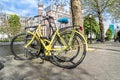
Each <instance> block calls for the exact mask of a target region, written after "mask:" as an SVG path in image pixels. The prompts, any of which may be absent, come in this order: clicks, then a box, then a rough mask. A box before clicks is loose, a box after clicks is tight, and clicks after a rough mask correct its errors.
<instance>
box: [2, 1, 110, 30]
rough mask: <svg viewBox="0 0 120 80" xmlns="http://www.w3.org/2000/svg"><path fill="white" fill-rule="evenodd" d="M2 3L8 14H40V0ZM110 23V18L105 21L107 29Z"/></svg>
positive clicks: (45, 4) (45, 2) (46, 3)
mask: <svg viewBox="0 0 120 80" xmlns="http://www.w3.org/2000/svg"><path fill="white" fill-rule="evenodd" d="M48 1H50V0H42V3H43V4H44V7H45V6H48V5H49V4H50V2H48ZM0 5H2V7H3V12H6V13H7V14H17V15H19V16H35V15H37V14H38V10H37V9H38V0H0ZM0 8H1V6H0ZM110 23H111V22H110V20H107V21H106V22H105V23H104V25H105V26H107V27H105V28H106V29H107V28H108V27H109V24H110Z"/></svg>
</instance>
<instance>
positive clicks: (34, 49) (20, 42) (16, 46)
mask: <svg viewBox="0 0 120 80" xmlns="http://www.w3.org/2000/svg"><path fill="white" fill-rule="evenodd" d="M31 38H32V35H30V34H26V33H21V34H18V35H16V36H15V37H14V38H13V39H12V41H11V44H10V49H11V52H12V54H13V55H14V57H15V59H18V60H28V59H32V58H33V57H35V56H34V54H37V53H39V51H40V49H39V46H38V44H37V41H36V40H34V41H33V42H32V43H31V44H30V46H29V47H28V48H25V47H24V46H25V45H26V44H27V43H28V42H29V41H30V40H31Z"/></svg>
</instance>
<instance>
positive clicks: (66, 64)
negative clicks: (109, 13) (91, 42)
mask: <svg viewBox="0 0 120 80" xmlns="http://www.w3.org/2000/svg"><path fill="white" fill-rule="evenodd" d="M71 33H72V31H65V32H62V33H61V36H66V35H67V34H69V35H71ZM64 39H65V38H64ZM56 40H57V41H59V39H56ZM56 40H55V41H56ZM65 40H66V42H69V41H67V39H65ZM75 41H77V44H80V45H82V48H80V47H81V46H78V50H77V52H76V54H75V53H74V54H75V55H74V56H72V57H70V58H69V60H66V59H64V58H65V57H62V56H61V57H59V55H54V53H53V56H52V57H53V59H52V63H53V64H55V65H57V66H59V67H62V68H67V69H71V68H75V67H77V66H78V65H79V64H80V63H81V62H82V61H83V60H84V58H85V56H86V46H85V44H84V39H83V38H82V36H81V35H79V34H78V33H75V35H74V37H73V40H72V45H73V46H74V42H75ZM80 41H81V42H80ZM59 43H60V44H61V42H59ZM61 45H62V44H61ZM53 46H54V44H53ZM81 49H82V50H81ZM73 50H74V49H73ZM69 51H70V50H69ZM80 53H81V54H80ZM69 55H72V54H70V53H69ZM76 58H77V59H78V60H77V62H71V61H73V60H76ZM71 63H72V64H71Z"/></svg>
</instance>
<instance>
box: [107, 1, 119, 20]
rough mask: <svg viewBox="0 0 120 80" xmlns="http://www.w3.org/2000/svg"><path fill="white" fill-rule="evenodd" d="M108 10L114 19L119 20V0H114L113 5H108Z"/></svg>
mask: <svg viewBox="0 0 120 80" xmlns="http://www.w3.org/2000/svg"><path fill="white" fill-rule="evenodd" d="M108 12H109V13H110V14H111V15H112V17H113V18H114V19H115V21H119V22H120V0H115V2H114V5H112V6H109V9H108Z"/></svg>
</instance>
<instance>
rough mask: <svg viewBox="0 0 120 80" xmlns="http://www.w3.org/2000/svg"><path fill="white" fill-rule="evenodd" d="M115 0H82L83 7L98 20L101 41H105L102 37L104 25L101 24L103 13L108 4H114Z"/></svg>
mask: <svg viewBox="0 0 120 80" xmlns="http://www.w3.org/2000/svg"><path fill="white" fill-rule="evenodd" d="M115 1H116V0H82V2H83V4H84V8H85V9H86V10H88V11H89V12H91V13H92V14H95V15H96V16H97V17H98V20H99V26H100V34H101V42H103V43H104V42H105V39H104V25H103V13H105V12H106V10H107V9H108V8H109V6H112V5H114V3H115Z"/></svg>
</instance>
